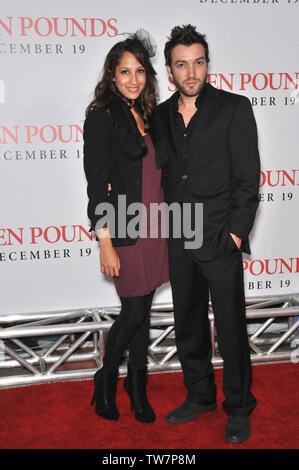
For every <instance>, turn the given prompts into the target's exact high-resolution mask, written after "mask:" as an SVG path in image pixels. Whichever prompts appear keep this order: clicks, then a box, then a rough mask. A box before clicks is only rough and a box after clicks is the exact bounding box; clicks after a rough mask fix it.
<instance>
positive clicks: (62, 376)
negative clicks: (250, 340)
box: [0, 353, 290, 388]
mask: <svg viewBox="0 0 299 470" xmlns="http://www.w3.org/2000/svg"><path fill="white" fill-rule="evenodd" d="M289 360H290V353H283V354H274V355H273V357H272V358H271V359H270V358H266V357H257V356H253V357H252V363H253V364H257V365H258V364H266V363H267V362H287V361H289ZM212 363H213V366H214V367H222V365H223V360H222V359H221V358H215V359H214V360H212ZM95 371H96V369H82V370H76V371H66V372H60V371H58V372H55V374H51V375H40V376H33V375H20V376H13V377H1V378H0V388H8V387H16V386H24V385H34V384H42V383H49V382H59V381H67V380H80V381H81V380H87V379H91V378H92V377H93V376H94V373H95ZM148 372H149V373H157V372H161V373H164V372H181V364H180V362H179V361H174V362H172V363H168V364H162V365H160V364H158V365H157V364H154V365H153V366H152V367H151V370H149V371H148ZM126 373H127V368H126V366H120V368H119V376H120V377H121V376H123V375H125V374H126Z"/></svg>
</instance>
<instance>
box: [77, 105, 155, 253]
mask: <svg viewBox="0 0 299 470" xmlns="http://www.w3.org/2000/svg"><path fill="white" fill-rule="evenodd" d="M114 104H115V103H114ZM111 109H112V110H113V113H111ZM115 109H116V110H117V112H115ZM119 110H121V112H120V113H119ZM83 139H84V147H83V151H84V160H83V162H84V171H85V175H86V179H87V195H88V206H87V214H88V217H89V219H90V221H91V227H90V231H92V230H95V227H96V224H97V223H99V222H100V219H101V215H100V214H97V213H96V212H97V207H98V204H100V203H105V202H109V203H111V204H112V205H113V207H114V209H115V237H114V238H113V237H111V238H112V244H113V245H114V246H124V245H132V244H134V243H136V241H137V238H138V235H137V236H136V237H129V236H128V234H126V233H120V232H119V224H118V217H121V218H122V219H123V220H125V224H126V225H125V227H127V224H128V223H129V222H130V220H132V219H135V218H136V217H137V215H138V212H137V213H135V214H130V215H128V214H127V209H128V206H129V205H130V204H132V203H141V202H142V160H143V158H142V156H144V155H145V154H146V151H147V148H146V144H145V141H144V139H143V137H142V136H141V134H140V132H139V130H138V127H137V124H136V121H135V119H134V116H133V115H132V113H131V111H130V110H129V108H128V105H127V104H124V105H123V104H122V103H119V102H117V103H116V107H115V106H114V107H113V106H111V107H110V105H109V110H106V109H104V108H100V109H96V110H93V111H90V112H89V114H88V115H87V117H86V120H85V122H84V126H83ZM138 140H139V141H138ZM140 142H141V147H142V145H143V149H141V152H138V148H139V147H140ZM138 145H139V147H138ZM136 148H137V152H135V150H136ZM139 150H140V149H139ZM133 154H134V155H133ZM156 165H157V168H159V166H160V165H159V162H158V160H157V156H156ZM108 183H110V184H111V187H112V190H111V192H110V195H108ZM119 195H122V196H126V201H125V202H126V203H125V205H124V206H121V207H120V206H119V205H118V196H119ZM123 200H124V198H123ZM102 215H103V214H102ZM102 220H103V219H102ZM136 220H137V219H136ZM103 226H107V225H106V224H105V225H103ZM108 226H109V223H108ZM109 228H110V227H109ZM122 228H123V226H122ZM139 228H140V227H139ZM110 232H111V230H110ZM96 238H97V237H96Z"/></svg>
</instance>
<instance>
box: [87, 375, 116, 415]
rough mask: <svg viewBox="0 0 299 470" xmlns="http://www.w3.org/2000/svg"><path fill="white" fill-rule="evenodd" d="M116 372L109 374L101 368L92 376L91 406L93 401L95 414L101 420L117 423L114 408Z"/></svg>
mask: <svg viewBox="0 0 299 470" xmlns="http://www.w3.org/2000/svg"><path fill="white" fill-rule="evenodd" d="M117 379H118V372H117V371H113V372H109V371H106V370H104V369H103V368H101V369H99V370H98V371H97V372H96V373H95V375H94V394H93V397H92V399H91V404H92V405H93V403H94V401H95V402H96V405H95V412H96V413H97V414H98V415H99V416H102V418H105V419H110V420H111V421H117V420H118V418H119V412H118V409H117V407H116V387H117Z"/></svg>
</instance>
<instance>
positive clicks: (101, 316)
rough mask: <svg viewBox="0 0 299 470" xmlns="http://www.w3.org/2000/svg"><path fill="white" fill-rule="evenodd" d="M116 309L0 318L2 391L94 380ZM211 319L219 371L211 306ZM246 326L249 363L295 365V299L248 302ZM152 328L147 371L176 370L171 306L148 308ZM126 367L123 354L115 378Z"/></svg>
mask: <svg viewBox="0 0 299 470" xmlns="http://www.w3.org/2000/svg"><path fill="white" fill-rule="evenodd" d="M119 310H120V307H103V308H86V309H80V310H68V311H61V312H42V313H30V314H7V315H4V314H0V388H8V387H16V386H23V385H31V384H40V383H48V382H57V381H66V380H83V379H90V378H92V377H93V375H94V373H95V371H96V369H97V368H99V367H101V365H102V359H103V356H104V348H105V338H106V335H107V333H108V330H109V329H110V327H111V325H112V323H113V321H114V319H115V317H116V315H117V314H118V313H119ZM209 319H210V325H211V342H212V348H213V356H212V363H213V365H214V367H221V366H222V365H223V361H222V358H221V355H220V353H219V351H218V345H217V331H216V329H215V323H214V315H213V311H212V307H211V304H210V309H209ZM246 321H247V331H248V338H249V344H250V348H251V361H252V363H253V364H259V363H269V362H285V361H291V360H292V361H293V362H298V361H299V353H298V352H299V335H298V332H299V295H298V294H293V295H286V296H272V297H252V298H249V299H246ZM150 328H151V329H150V344H149V350H148V371H149V372H150V373H154V372H169V371H180V370H181V365H180V362H179V360H178V357H177V350H176V346H175V335H174V319H173V305H172V303H164V304H153V305H152V311H151V326H150ZM34 341H35V342H34ZM295 348H297V349H295ZM297 358H298V359H297ZM126 362H127V352H126V353H125V354H124V357H123V359H122V362H121V364H120V368H119V375H123V374H125V373H126ZM82 364H83V366H82ZM84 364H85V366H86V365H87V367H85V366H84ZM90 364H92V365H93V367H90Z"/></svg>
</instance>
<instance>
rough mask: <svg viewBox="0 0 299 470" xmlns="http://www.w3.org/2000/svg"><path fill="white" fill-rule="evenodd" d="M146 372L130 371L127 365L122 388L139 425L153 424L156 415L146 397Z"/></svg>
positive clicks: (141, 370)
mask: <svg viewBox="0 0 299 470" xmlns="http://www.w3.org/2000/svg"><path fill="white" fill-rule="evenodd" d="M146 383H147V370H146V369H131V367H130V365H128V376H127V377H126V378H125V380H124V388H125V390H126V392H127V393H128V395H129V397H130V402H131V410H135V418H136V419H137V421H140V422H141V423H153V422H154V421H155V419H156V415H155V412H154V410H153V409H152V407H151V405H150V404H149V402H148V399H147V395H146Z"/></svg>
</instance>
